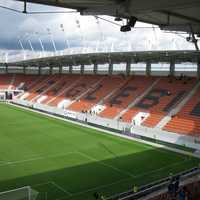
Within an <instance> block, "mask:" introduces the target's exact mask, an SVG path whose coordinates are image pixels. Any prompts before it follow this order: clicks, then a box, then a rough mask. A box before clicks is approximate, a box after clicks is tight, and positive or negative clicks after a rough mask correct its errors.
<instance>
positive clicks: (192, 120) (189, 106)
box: [163, 88, 200, 136]
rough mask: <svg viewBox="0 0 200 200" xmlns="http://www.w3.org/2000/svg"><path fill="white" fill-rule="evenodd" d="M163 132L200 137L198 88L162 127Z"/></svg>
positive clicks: (199, 98) (199, 94)
mask: <svg viewBox="0 0 200 200" xmlns="http://www.w3.org/2000/svg"><path fill="white" fill-rule="evenodd" d="M163 130H166V131H170V132H176V133H181V134H186V135H197V136H199V135H200V88H199V89H198V90H197V91H196V93H195V94H194V95H193V96H192V98H191V99H190V100H189V101H188V102H187V103H186V104H185V106H184V107H183V108H182V109H181V110H180V112H178V113H177V115H175V116H173V117H172V119H171V120H170V121H169V122H168V123H167V124H166V126H164V128H163Z"/></svg>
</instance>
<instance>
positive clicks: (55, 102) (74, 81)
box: [43, 75, 82, 107]
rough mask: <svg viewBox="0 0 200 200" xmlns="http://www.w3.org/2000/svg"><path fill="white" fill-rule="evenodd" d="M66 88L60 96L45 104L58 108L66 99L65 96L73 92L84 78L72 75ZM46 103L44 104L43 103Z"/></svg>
mask: <svg viewBox="0 0 200 200" xmlns="http://www.w3.org/2000/svg"><path fill="white" fill-rule="evenodd" d="M67 80H68V81H67V82H66V87H65V89H63V90H60V92H58V94H57V95H56V96H55V97H53V98H51V99H49V100H48V101H47V102H45V104H46V105H49V106H54V107H57V106H58V104H59V102H61V101H62V100H63V99H65V94H66V93H67V92H68V91H69V90H71V89H72V88H73V87H74V86H75V85H77V84H78V83H80V82H81V80H82V77H81V76H79V75H70V76H69V77H68V79H67ZM43 103H44V102H43Z"/></svg>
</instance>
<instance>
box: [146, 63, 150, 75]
mask: <svg viewBox="0 0 200 200" xmlns="http://www.w3.org/2000/svg"><path fill="white" fill-rule="evenodd" d="M146 75H147V76H150V75H151V62H150V61H147V63H146Z"/></svg>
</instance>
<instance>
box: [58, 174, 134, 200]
mask: <svg viewBox="0 0 200 200" xmlns="http://www.w3.org/2000/svg"><path fill="white" fill-rule="evenodd" d="M129 179H131V178H130V177H129V178H125V179H121V180H119V181H116V182H113V183H109V184H105V185H101V186H97V187H94V188H90V189H88V190H85V191H82V192H77V193H75V194H72V195H71V196H72V197H74V196H78V195H81V194H85V193H87V192H91V191H94V190H98V189H102V188H106V187H109V186H112V185H116V184H119V183H122V182H124V181H127V180H129ZM65 198H66V196H64V197H60V198H58V199H56V200H62V199H65Z"/></svg>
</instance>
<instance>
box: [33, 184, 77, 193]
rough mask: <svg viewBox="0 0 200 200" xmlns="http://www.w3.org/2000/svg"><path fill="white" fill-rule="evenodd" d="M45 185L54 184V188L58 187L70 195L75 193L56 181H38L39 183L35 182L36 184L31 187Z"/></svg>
mask: <svg viewBox="0 0 200 200" xmlns="http://www.w3.org/2000/svg"><path fill="white" fill-rule="evenodd" d="M44 185H52V186H53V187H54V188H57V189H58V190H60V191H62V192H64V193H65V194H67V195H68V196H72V195H73V193H71V192H69V191H68V190H66V189H64V188H63V187H61V186H60V185H58V184H57V183H56V182H55V181H48V182H44V183H38V184H35V185H31V187H33V188H35V187H41V186H44Z"/></svg>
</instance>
